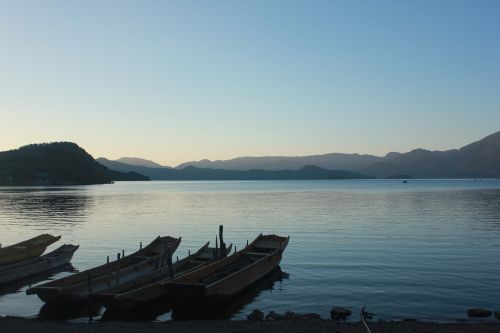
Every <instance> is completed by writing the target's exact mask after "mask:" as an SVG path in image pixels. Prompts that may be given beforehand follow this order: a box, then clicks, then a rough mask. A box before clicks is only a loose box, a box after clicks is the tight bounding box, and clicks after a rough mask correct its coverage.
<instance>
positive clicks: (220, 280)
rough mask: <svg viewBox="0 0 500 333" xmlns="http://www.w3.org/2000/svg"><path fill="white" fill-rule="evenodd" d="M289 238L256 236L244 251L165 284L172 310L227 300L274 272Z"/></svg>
mask: <svg viewBox="0 0 500 333" xmlns="http://www.w3.org/2000/svg"><path fill="white" fill-rule="evenodd" d="M289 239H290V237H289V236H288V237H281V236H277V235H262V234H261V235H259V236H258V237H257V238H256V239H255V240H254V241H253V242H252V243H250V244H249V245H248V246H247V247H245V248H244V249H242V250H240V251H238V252H236V253H234V254H232V255H230V256H228V257H226V258H224V259H222V260H220V261H217V262H215V263H212V264H210V265H207V266H204V267H202V268H200V269H198V270H195V271H193V272H191V273H189V274H185V275H183V276H181V277H179V278H176V279H173V280H172V281H168V282H165V283H164V286H165V288H166V289H167V290H168V292H169V293H170V295H171V297H172V300H173V304H174V307H190V308H194V307H198V306H207V305H213V304H218V303H221V302H224V301H226V300H229V299H230V298H232V297H234V296H236V295H237V294H238V293H240V292H242V291H243V290H245V289H246V288H248V287H249V286H251V285H252V284H254V283H255V282H257V281H259V280H260V279H262V278H264V277H265V276H266V275H267V274H269V273H270V272H272V271H273V270H274V269H275V268H277V267H278V266H279V264H280V262H281V258H282V255H283V251H284V250H285V248H286V246H287V245H288V242H289Z"/></svg>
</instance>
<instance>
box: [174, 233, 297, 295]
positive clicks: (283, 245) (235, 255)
mask: <svg viewBox="0 0 500 333" xmlns="http://www.w3.org/2000/svg"><path fill="white" fill-rule="evenodd" d="M266 236H271V235H263V234H262V233H261V234H260V235H259V236H257V238H255V240H253V241H252V243H250V244H248V245H247V246H246V247H245V248H243V249H241V250H240V251H238V252H236V253H233V254H232V255H231V256H228V257H226V258H227V259H228V260H227V261H229V258H231V259H233V262H231V263H229V264H228V265H230V264H233V263H235V262H237V261H238V260H239V259H240V258H241V257H243V256H244V255H245V252H247V251H246V250H247V249H250V248H254V247H255V244H256V243H257V242H258V241H260V240H261V239H262V238H264V237H266ZM278 237H281V238H283V239H284V240H283V242H281V244H280V247H279V248H277V249H276V250H274V251H272V252H269V253H266V255H265V256H262V257H261V258H259V259H257V260H256V261H254V262H252V263H251V264H249V265H247V266H245V267H243V268H242V269H239V270H237V271H236V272H233V273H231V274H229V275H227V276H225V277H223V278H221V279H218V280H216V281H215V282H212V283H210V284H206V283H198V282H197V283H195V282H191V283H189V282H186V283H183V282H175V281H174V280H172V281H170V283H169V282H167V283H165V285H169V284H170V286H172V287H174V288H175V286H176V285H178V286H193V287H196V288H203V289H204V290H205V291H206V290H208V289H210V288H213V287H216V285H217V284H220V283H222V282H224V281H225V280H227V279H229V278H232V277H234V276H235V275H237V274H241V273H244V272H245V271H246V270H248V269H250V268H252V267H253V266H255V265H257V264H260V263H261V262H262V261H263V260H264V259H268V258H270V257H274V256H276V255H277V254H278V253H279V252H281V253H283V251H284V250H285V248H286V247H287V246H288V242H289V240H290V236H286V237H282V236H278ZM226 258H224V259H226ZM215 264H220V265H221V267H224V265H223V264H222V262H221V261H217V262H214V263H213V265H215ZM210 266H212V264H211V265H210ZM208 267H209V266H204V267H203V269H208ZM215 272H216V271H214V272H211V273H209V274H207V276H209V275H211V274H214V273H215ZM179 278H182V277H179Z"/></svg>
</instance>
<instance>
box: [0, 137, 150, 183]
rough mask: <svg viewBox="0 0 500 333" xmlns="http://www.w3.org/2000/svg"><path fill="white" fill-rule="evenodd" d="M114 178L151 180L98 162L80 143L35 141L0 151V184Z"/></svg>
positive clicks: (108, 179) (86, 180)
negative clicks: (115, 169) (112, 168)
mask: <svg viewBox="0 0 500 333" xmlns="http://www.w3.org/2000/svg"><path fill="white" fill-rule="evenodd" d="M114 180H149V178H148V177H145V176H142V175H140V174H138V173H136V172H127V173H124V172H118V171H114V170H110V169H108V168H107V167H106V166H104V165H102V164H99V163H98V162H96V161H95V160H94V158H93V157H92V156H91V155H90V154H88V153H87V152H86V151H85V150H84V149H82V148H80V147H79V146H78V145H77V144H75V143H71V142H54V143H43V144H32V145H28V146H23V147H21V148H19V149H14V150H9V151H4V152H0V185H89V184H106V183H110V182H112V181H114Z"/></svg>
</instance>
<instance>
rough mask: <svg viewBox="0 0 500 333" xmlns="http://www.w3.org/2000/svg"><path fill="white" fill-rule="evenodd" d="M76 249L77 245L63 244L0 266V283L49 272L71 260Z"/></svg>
mask: <svg viewBox="0 0 500 333" xmlns="http://www.w3.org/2000/svg"><path fill="white" fill-rule="evenodd" d="M77 249H78V245H71V244H64V245H62V246H60V247H58V248H57V249H55V250H54V251H52V252H49V253H47V254H44V255H43V256H40V257H35V258H30V259H26V260H23V261H19V262H16V263H14V264H10V265H4V266H0V285H1V284H7V283H12V282H15V281H19V280H21V279H25V278H27V277H30V276H33V275H36V274H40V273H45V272H50V271H52V270H54V269H57V268H59V267H61V266H64V265H66V264H68V263H69V262H70V261H71V258H73V254H74V253H75V251H76V250H77Z"/></svg>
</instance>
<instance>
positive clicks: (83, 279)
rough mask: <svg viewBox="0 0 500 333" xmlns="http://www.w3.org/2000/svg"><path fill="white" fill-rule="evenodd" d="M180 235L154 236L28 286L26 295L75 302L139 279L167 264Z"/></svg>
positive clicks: (51, 301) (57, 301)
mask: <svg viewBox="0 0 500 333" xmlns="http://www.w3.org/2000/svg"><path fill="white" fill-rule="evenodd" d="M180 242H181V239H180V238H173V237H169V236H167V237H157V238H156V239H155V240H153V241H152V242H151V243H150V244H149V245H147V246H146V247H144V248H141V249H139V250H138V251H136V252H134V253H132V254H130V255H128V256H123V252H122V255H120V254H118V255H117V260H116V261H113V262H107V263H105V264H103V265H100V266H97V267H94V268H91V269H89V270H86V271H82V272H80V273H77V274H73V275H70V276H66V277H64V278H61V279H58V280H54V281H50V282H48V283H44V284H41V285H39V286H36V287H33V288H30V289H28V290H27V291H26V294H28V295H32V294H37V295H38V297H39V298H40V299H41V300H42V301H44V302H46V303H58V304H65V303H75V302H78V301H82V300H86V299H88V297H89V295H90V294H91V293H93V292H101V291H104V290H106V289H108V288H111V287H113V286H116V285H120V284H122V283H126V282H128V281H131V280H134V279H137V278H139V277H140V276H142V275H144V274H146V273H149V272H151V271H154V270H157V269H158V268H160V267H162V266H164V265H166V262H167V258H168V257H170V256H171V255H172V253H174V252H175V250H176V249H177V247H178V246H179V244H180Z"/></svg>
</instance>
